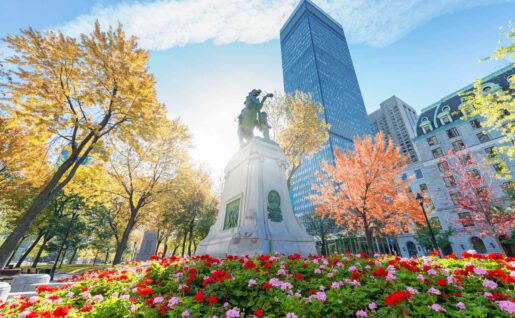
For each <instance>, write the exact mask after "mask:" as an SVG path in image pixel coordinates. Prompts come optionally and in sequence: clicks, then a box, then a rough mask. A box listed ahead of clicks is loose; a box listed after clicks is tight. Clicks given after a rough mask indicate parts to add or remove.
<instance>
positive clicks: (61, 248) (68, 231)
mask: <svg viewBox="0 0 515 318" xmlns="http://www.w3.org/2000/svg"><path fill="white" fill-rule="evenodd" d="M79 210H80V206H79V205H76V206H74V207H73V209H72V218H71V220H70V223H69V224H68V228H67V229H66V234H65V235H64V239H63V243H62V244H61V247H60V248H59V252H58V253H57V257H56V258H55V262H54V265H53V266H52V270H51V271H50V281H53V280H54V275H55V270H56V269H57V263H58V262H59V258H61V253H62V252H63V249H64V245H65V244H66V241H67V240H68V236H69V235H70V231H71V227H72V225H73V221H74V220H75V216H76V215H77V213H79Z"/></svg>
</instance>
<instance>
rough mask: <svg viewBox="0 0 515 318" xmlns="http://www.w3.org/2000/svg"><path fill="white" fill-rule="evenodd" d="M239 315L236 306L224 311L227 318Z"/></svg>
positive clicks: (234, 317)
mask: <svg viewBox="0 0 515 318" xmlns="http://www.w3.org/2000/svg"><path fill="white" fill-rule="evenodd" d="M239 316H240V310H239V309H238V308H237V307H234V308H233V309H229V310H227V312H226V313H225V317H227V318H236V317H239Z"/></svg>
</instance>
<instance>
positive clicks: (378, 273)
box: [372, 267, 387, 277]
mask: <svg viewBox="0 0 515 318" xmlns="http://www.w3.org/2000/svg"><path fill="white" fill-rule="evenodd" d="M372 274H374V276H383V277H386V274H387V273H386V271H385V269H384V268H382V267H379V268H378V269H376V270H375V271H373V272H372Z"/></svg>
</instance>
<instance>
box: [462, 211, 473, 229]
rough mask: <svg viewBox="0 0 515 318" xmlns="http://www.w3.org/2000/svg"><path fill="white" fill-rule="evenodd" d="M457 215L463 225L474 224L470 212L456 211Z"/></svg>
mask: <svg viewBox="0 0 515 318" xmlns="http://www.w3.org/2000/svg"><path fill="white" fill-rule="evenodd" d="M458 217H459V218H460V221H461V224H462V225H463V227H469V226H474V221H473V220H472V216H471V215H470V212H460V213H458Z"/></svg>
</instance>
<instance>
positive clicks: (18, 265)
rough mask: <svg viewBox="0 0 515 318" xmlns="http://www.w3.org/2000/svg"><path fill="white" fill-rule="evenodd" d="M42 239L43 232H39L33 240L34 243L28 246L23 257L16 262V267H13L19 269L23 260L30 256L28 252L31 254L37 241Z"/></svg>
mask: <svg viewBox="0 0 515 318" xmlns="http://www.w3.org/2000/svg"><path fill="white" fill-rule="evenodd" d="M42 237H43V232H40V233H39V234H38V236H37V237H36V239H35V240H34V242H32V244H31V245H30V246H29V248H28V249H27V250H26V251H25V253H23V255H22V256H21V257H20V259H19V260H18V263H16V265H15V266H14V267H16V268H19V267H21V264H22V263H23V261H24V260H25V258H27V256H28V255H29V254H30V252H32V250H33V249H34V247H36V245H37V244H38V243H39V240H41V238H42Z"/></svg>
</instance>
